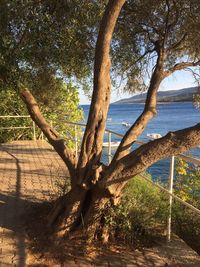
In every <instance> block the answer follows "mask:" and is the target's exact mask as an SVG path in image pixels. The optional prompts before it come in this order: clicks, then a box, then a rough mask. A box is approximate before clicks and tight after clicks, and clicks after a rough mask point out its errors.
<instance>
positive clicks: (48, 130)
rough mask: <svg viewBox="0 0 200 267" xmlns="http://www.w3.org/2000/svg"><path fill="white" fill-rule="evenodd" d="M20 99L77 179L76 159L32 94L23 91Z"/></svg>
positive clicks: (71, 174)
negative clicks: (48, 121) (43, 113)
mask: <svg viewBox="0 0 200 267" xmlns="http://www.w3.org/2000/svg"><path fill="white" fill-rule="evenodd" d="M20 97H21V99H22V100H23V102H24V103H25V104H26V106H27V109H28V112H29V114H30V116H31V118H32V120H33V121H34V122H35V123H36V125H37V126H38V127H39V128H40V129H41V131H42V132H43V133H44V135H45V136H46V137H47V139H48V141H49V143H50V144H51V145H52V146H53V147H54V149H55V151H56V152H57V153H58V154H59V156H60V157H61V158H62V160H63V161H64V162H65V164H66V166H67V167H68V169H69V173H70V176H71V177H75V157H74V154H73V152H72V151H71V150H70V149H69V148H68V147H67V146H66V145H65V143H64V140H63V139H62V138H60V137H59V134H58V133H57V132H56V131H55V130H54V129H53V128H52V127H51V126H50V125H49V124H48V123H47V121H46V120H45V118H44V117H43V115H42V113H41V111H40V109H39V106H38V104H37V101H36V100H35V98H34V97H33V95H32V94H31V92H30V91H29V90H27V89H26V90H23V91H21V92H20ZM72 184H73V181H72Z"/></svg>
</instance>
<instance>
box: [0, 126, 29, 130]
mask: <svg viewBox="0 0 200 267" xmlns="http://www.w3.org/2000/svg"><path fill="white" fill-rule="evenodd" d="M31 128H33V127H31V126H29V127H28V126H27V127H26V126H19V127H17V126H16V127H0V130H12V129H31Z"/></svg>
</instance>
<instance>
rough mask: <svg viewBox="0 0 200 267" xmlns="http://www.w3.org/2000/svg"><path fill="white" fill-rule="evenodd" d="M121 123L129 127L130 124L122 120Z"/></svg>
mask: <svg viewBox="0 0 200 267" xmlns="http://www.w3.org/2000/svg"><path fill="white" fill-rule="evenodd" d="M122 125H123V126H125V127H130V126H131V124H130V123H128V122H125V121H123V122H122Z"/></svg>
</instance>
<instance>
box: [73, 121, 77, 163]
mask: <svg viewBox="0 0 200 267" xmlns="http://www.w3.org/2000/svg"><path fill="white" fill-rule="evenodd" d="M74 131H75V134H74V135H75V156H76V159H78V138H77V126H76V125H75V126H74Z"/></svg>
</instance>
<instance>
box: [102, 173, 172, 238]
mask: <svg viewBox="0 0 200 267" xmlns="http://www.w3.org/2000/svg"><path fill="white" fill-rule="evenodd" d="M167 206H168V204H167V202H166V198H165V196H164V195H163V194H162V193H161V192H160V190H159V189H158V188H156V187H155V186H153V185H151V184H150V183H149V182H148V181H146V180H144V179H143V178H141V177H140V176H136V177H134V178H133V179H132V180H131V181H130V182H129V183H128V184H127V186H126V188H125V189H124V191H123V195H122V199H121V202H120V204H119V205H117V206H114V207H113V206H111V205H110V206H109V207H108V210H107V212H106V215H105V218H106V224H107V225H108V226H109V227H110V231H111V232H112V233H113V235H115V237H117V238H123V239H126V240H128V241H133V240H134V241H135V240H137V239H138V238H139V239H141V236H142V237H144V238H147V237H148V236H150V235H153V233H154V234H155V233H156V229H158V228H159V229H160V227H161V226H162V227H163V224H165V222H166V216H167V210H168V209H167Z"/></svg>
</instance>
